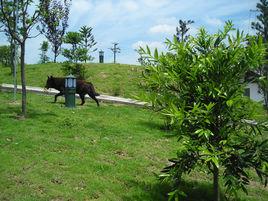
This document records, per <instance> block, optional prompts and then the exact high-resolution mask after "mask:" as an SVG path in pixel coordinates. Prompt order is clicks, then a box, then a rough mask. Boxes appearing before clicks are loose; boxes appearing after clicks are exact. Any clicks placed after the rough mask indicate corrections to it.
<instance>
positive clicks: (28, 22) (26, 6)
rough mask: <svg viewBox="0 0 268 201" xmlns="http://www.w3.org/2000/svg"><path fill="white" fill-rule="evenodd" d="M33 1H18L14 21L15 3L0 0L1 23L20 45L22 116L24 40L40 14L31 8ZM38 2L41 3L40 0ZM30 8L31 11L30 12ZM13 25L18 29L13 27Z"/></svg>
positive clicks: (24, 93) (23, 104)
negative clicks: (16, 17) (16, 16)
mask: <svg viewBox="0 0 268 201" xmlns="http://www.w3.org/2000/svg"><path fill="white" fill-rule="evenodd" d="M34 3H35V1H33V0H27V1H18V23H16V20H15V16H14V15H13V13H14V10H15V9H16V3H15V2H14V1H13V0H0V12H1V16H2V19H3V20H2V23H3V25H4V27H5V29H6V30H7V32H8V33H9V35H10V37H11V38H12V39H13V40H14V41H16V42H17V43H18V44H19V45H20V68H21V85H22V115H23V116H24V117H25V116H26V80H25V45H26V40H27V39H28V38H31V35H30V32H31V30H32V28H33V27H34V26H35V25H36V24H37V22H38V18H39V14H40V12H39V8H36V9H35V10H33V9H32V7H33V4H34ZM39 3H42V0H40V1H39ZM31 6H32V7H31ZM30 8H31V9H30ZM32 10H33V12H31V11H32ZM15 25H16V26H17V28H18V29H15V27H16V26H15ZM16 30H17V31H16Z"/></svg>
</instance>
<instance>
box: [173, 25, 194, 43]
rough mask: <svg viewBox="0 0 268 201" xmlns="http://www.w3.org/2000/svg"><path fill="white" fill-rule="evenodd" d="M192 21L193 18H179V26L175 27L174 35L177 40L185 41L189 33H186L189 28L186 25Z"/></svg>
mask: <svg viewBox="0 0 268 201" xmlns="http://www.w3.org/2000/svg"><path fill="white" fill-rule="evenodd" d="M192 23H194V21H193V20H187V21H183V20H179V26H178V27H176V37H177V40H178V41H186V40H187V39H188V38H189V35H186V34H187V32H188V31H189V30H190V28H189V27H187V26H188V25H190V24H192Z"/></svg>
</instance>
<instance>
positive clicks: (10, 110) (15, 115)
mask: <svg viewBox="0 0 268 201" xmlns="http://www.w3.org/2000/svg"><path fill="white" fill-rule="evenodd" d="M1 115H3V116H6V117H7V118H9V119H20V116H21V106H19V105H18V106H16V107H14V106H8V107H5V108H1ZM48 116H51V117H55V116H58V115H57V114H55V113H54V112H50V111H48V112H44V111H40V110H34V109H31V108H28V110H27V118H42V117H48Z"/></svg>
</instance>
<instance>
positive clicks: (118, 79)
mask: <svg viewBox="0 0 268 201" xmlns="http://www.w3.org/2000/svg"><path fill="white" fill-rule="evenodd" d="M142 70H143V67H141V66H135V65H126V64H96V63H92V64H86V71H87V80H88V81H91V82H92V83H93V84H94V86H95V88H96V90H97V91H98V92H100V93H104V94H109V95H116V96H122V97H132V98H133V97H135V96H137V95H138V94H139V93H140V92H141V89H140V87H139V82H140V79H141V77H142ZM49 75H53V76H60V77H62V76H64V75H63V72H62V71H61V64H60V63H56V64H55V63H48V64H34V65H27V66H26V85H29V86H39V87H44V86H45V83H46V80H47V76H49ZM17 77H18V84H20V72H18V76H17ZM1 83H13V78H12V76H11V75H10V68H7V67H1V66H0V84H1Z"/></svg>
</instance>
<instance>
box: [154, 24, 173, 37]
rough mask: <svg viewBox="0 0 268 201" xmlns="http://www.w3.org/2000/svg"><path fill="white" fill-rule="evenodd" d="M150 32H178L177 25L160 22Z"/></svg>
mask: <svg viewBox="0 0 268 201" xmlns="http://www.w3.org/2000/svg"><path fill="white" fill-rule="evenodd" d="M149 32H150V33H154V34H155V33H164V34H170V35H172V34H174V33H175V32H176V26H173V25H169V24H158V25H155V26H153V27H151V28H150V29H149Z"/></svg>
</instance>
